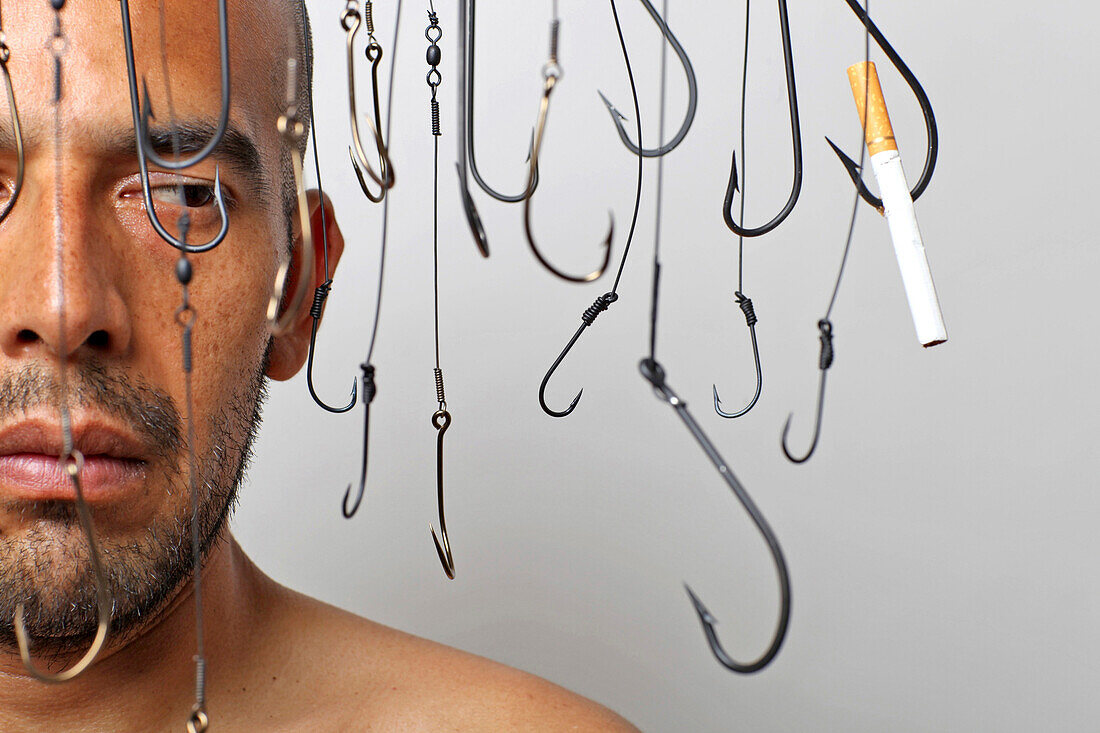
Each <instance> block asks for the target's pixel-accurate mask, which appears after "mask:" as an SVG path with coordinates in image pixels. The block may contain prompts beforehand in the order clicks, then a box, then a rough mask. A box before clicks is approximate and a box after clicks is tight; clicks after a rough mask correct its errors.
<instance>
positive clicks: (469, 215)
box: [455, 0, 489, 257]
mask: <svg viewBox="0 0 1100 733" xmlns="http://www.w3.org/2000/svg"><path fill="white" fill-rule="evenodd" d="M466 18H467V7H466V0H459V3H458V25H459V27H460V28H462V29H463V32H461V33H459V34H458V94H457V95H456V96H457V97H458V162H457V163H455V171H457V173H458V192H459V195H460V196H461V197H462V210H463V212H464V213H465V214H466V223H467V224H468V225H469V227H470V233H471V234H473V235H474V244H476V245H477V251H478V252H479V253H480V254H481V256H482V257H488V256H489V237H488V236H487V235H486V234H485V225H484V224H482V223H481V216H480V215H479V214H478V213H477V206H475V205H474V198H473V196H471V195H470V181H469V173H468V167H467V166H468V161H469V158H470V155H469V152H468V151H467V148H466V107H467V106H468V104H469V100H468V99H467V94H466V92H467V86H466V78H467V76H468V74H467V68H466V65H467V63H468V62H469V55H468V53H467V49H466V33H465V29H466V27H467V24H466V23H467V21H466Z"/></svg>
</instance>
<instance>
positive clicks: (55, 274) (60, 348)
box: [0, 180, 131, 360]
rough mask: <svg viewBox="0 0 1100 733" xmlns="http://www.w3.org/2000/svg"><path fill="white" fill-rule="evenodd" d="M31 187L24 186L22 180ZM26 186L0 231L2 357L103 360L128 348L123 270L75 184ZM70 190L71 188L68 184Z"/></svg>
mask: <svg viewBox="0 0 1100 733" xmlns="http://www.w3.org/2000/svg"><path fill="white" fill-rule="evenodd" d="M28 182H30V181H28ZM35 183H38V184H40V185H34V186H33V187H32V186H28V187H26V188H25V189H24V192H23V194H22V196H20V199H19V201H18V203H17V204H16V206H15V209H14V210H13V211H12V213H11V216H9V217H8V219H7V220H6V221H5V222H4V223H3V225H2V226H0V352H2V354H3V356H4V357H5V358H8V359H24V358H34V357H39V358H42V357H47V358H52V359H58V358H60V359H64V360H70V359H75V358H78V357H79V356H81V355H82V354H87V355H96V356H99V357H108V356H114V355H118V354H120V353H123V352H125V351H126V350H127V349H128V348H129V346H130V336H131V326H130V319H129V315H128V313H127V308H126V304H125V300H124V299H123V297H122V294H121V292H120V290H119V287H118V282H119V278H120V274H121V272H122V270H123V268H124V266H123V267H120V266H119V265H120V264H121V263H118V262H116V261H114V258H113V256H112V252H111V247H110V245H109V237H106V236H104V233H103V232H97V228H98V227H97V226H96V224H95V219H94V216H93V215H90V214H89V213H88V212H89V211H91V210H92V208H93V207H90V206H82V203H88V202H87V201H82V196H81V195H80V194H79V189H80V188H81V187H80V186H78V185H70V186H66V190H67V191H72V195H68V194H67V195H66V196H65V197H62V196H58V195H57V190H56V186H55V183H54V181H53V180H48V181H47V180H39V181H36V182H35ZM72 183H75V182H72Z"/></svg>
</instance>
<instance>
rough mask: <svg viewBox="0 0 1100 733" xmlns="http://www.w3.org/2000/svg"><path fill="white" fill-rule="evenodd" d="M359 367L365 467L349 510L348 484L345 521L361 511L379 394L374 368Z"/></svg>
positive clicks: (369, 366)
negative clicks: (374, 405) (373, 407)
mask: <svg viewBox="0 0 1100 733" xmlns="http://www.w3.org/2000/svg"><path fill="white" fill-rule="evenodd" d="M359 367H360V368H361V369H362V370H363V391H362V395H363V406H364V408H365V409H364V410H363V467H362V469H361V470H360V471H359V493H358V494H356V496H355V504H354V505H353V506H352V507H351V508H350V509H349V508H348V499H350V498H351V484H348V490H347V491H345V492H344V505H343V507H342V510H343V512H344V518H345V519H351V518H352V517H354V516H355V513H356V512H357V511H359V505H360V504H362V503H363V493H364V491H366V487H367V449H368V448H369V447H370V403H371V402H373V401H374V396H375V394H377V392H378V389H377V387H376V385H375V383H374V366H372V365H371V364H366V363H364V364H360V365H359Z"/></svg>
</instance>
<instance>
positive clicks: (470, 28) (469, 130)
mask: <svg viewBox="0 0 1100 733" xmlns="http://www.w3.org/2000/svg"><path fill="white" fill-rule="evenodd" d="M461 1H462V2H463V3H465V2H466V0H461ZM469 3H470V20H469V23H468V24H467V25H466V29H465V33H466V35H467V39H468V40H467V44H466V46H465V47H464V49H465V53H466V59H467V67H468V68H467V73H466V77H465V78H466V95H467V96H466V132H465V135H466V147H465V150H466V151H468V152H467V153H466V154H467V155H468V156H469V161H470V173H472V174H473V176H474V181H475V182H476V183H477V185H478V186H480V187H481V190H482V191H484V192H485V193H487V194H489V195H490V196H492V197H493V198H495V199H496V200H497V201H503V202H504V203H506V204H515V203H519V202H520V201H523V200H524V199H525V198H527V197H528V196H530V195H531V194H533V193H534V192H535V189H536V188H538V186H539V171H538V167H537V166H536V167H535V179H534V181H531V182H530V184H529V185H528V187H527V188H525V189H524V191H523V193H519V194H515V195H514V196H512V195H508V194H505V193H501V192H500V191H497V190H496V189H494V188H493V187H492V186H490V185H489V184H488V183H486V182H485V179H484V178H482V177H481V172H480V171H478V169H477V154H476V153H475V152H474V78H475V71H474V54H475V51H476V48H477V44H476V42H475V40H474V38H475V34H474V29H475V27H476V25H477V22H476V20H475V19H474V18H475V15H476V13H477V0H469ZM534 141H535V133H534V131H533V130H532V131H531V142H530V143H529V144H528V147H527V160H528V161H530V160H531V151H532V150H533V149H534V146H535V142H534Z"/></svg>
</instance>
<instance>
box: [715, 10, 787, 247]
mask: <svg viewBox="0 0 1100 733" xmlns="http://www.w3.org/2000/svg"><path fill="white" fill-rule="evenodd" d="M779 28H780V31H781V33H782V36H783V68H784V69H785V71H786V75H787V103H788V106H789V107H790V115H791V143H792V145H793V149H794V182H793V183H792V184H791V194H790V196H789V197H788V198H787V203H786V204H785V205H784V206H783V209H782V210H781V211H780V212H779V213H778V214H776V215H775V218H773V219H772V220H771V221H769V222H768V223H767V224H764V225H763V226H760V227H757V228H755V229H746V228H744V227H743V226H742V225H741V224H738V223H737V222H735V221H734V220H733V197H734V195H735V194H736V193H737V192H738V191H739V190H740V188H739V186H738V180H737V151H736V150H734V151H733V163H732V165H731V166H730V179H729V185H728V186H727V187H726V198H725V202H724V204H723V207H722V218H723V219H725V222H726V226H727V227H729V228H730V231H732V232H733V233H734V234H737V235H739V236H742V237H759V236H760V235H762V234H767V233H768V232H770V231H771V230H773V229H775V228H776V227H777V226H779V225H780V224H782V223H783V221H784V220H785V219H786V218H787V216H788V215H789V214H790V213H791V212H792V211H793V210H794V205H795V204H796V203H797V202H798V195H799V194H800V193H801V192H802V131H801V128H800V127H799V123H798V92H797V91H796V90H795V84H794V58H793V56H792V54H791V28H790V22H789V20H788V18H787V1H786V0H779Z"/></svg>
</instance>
